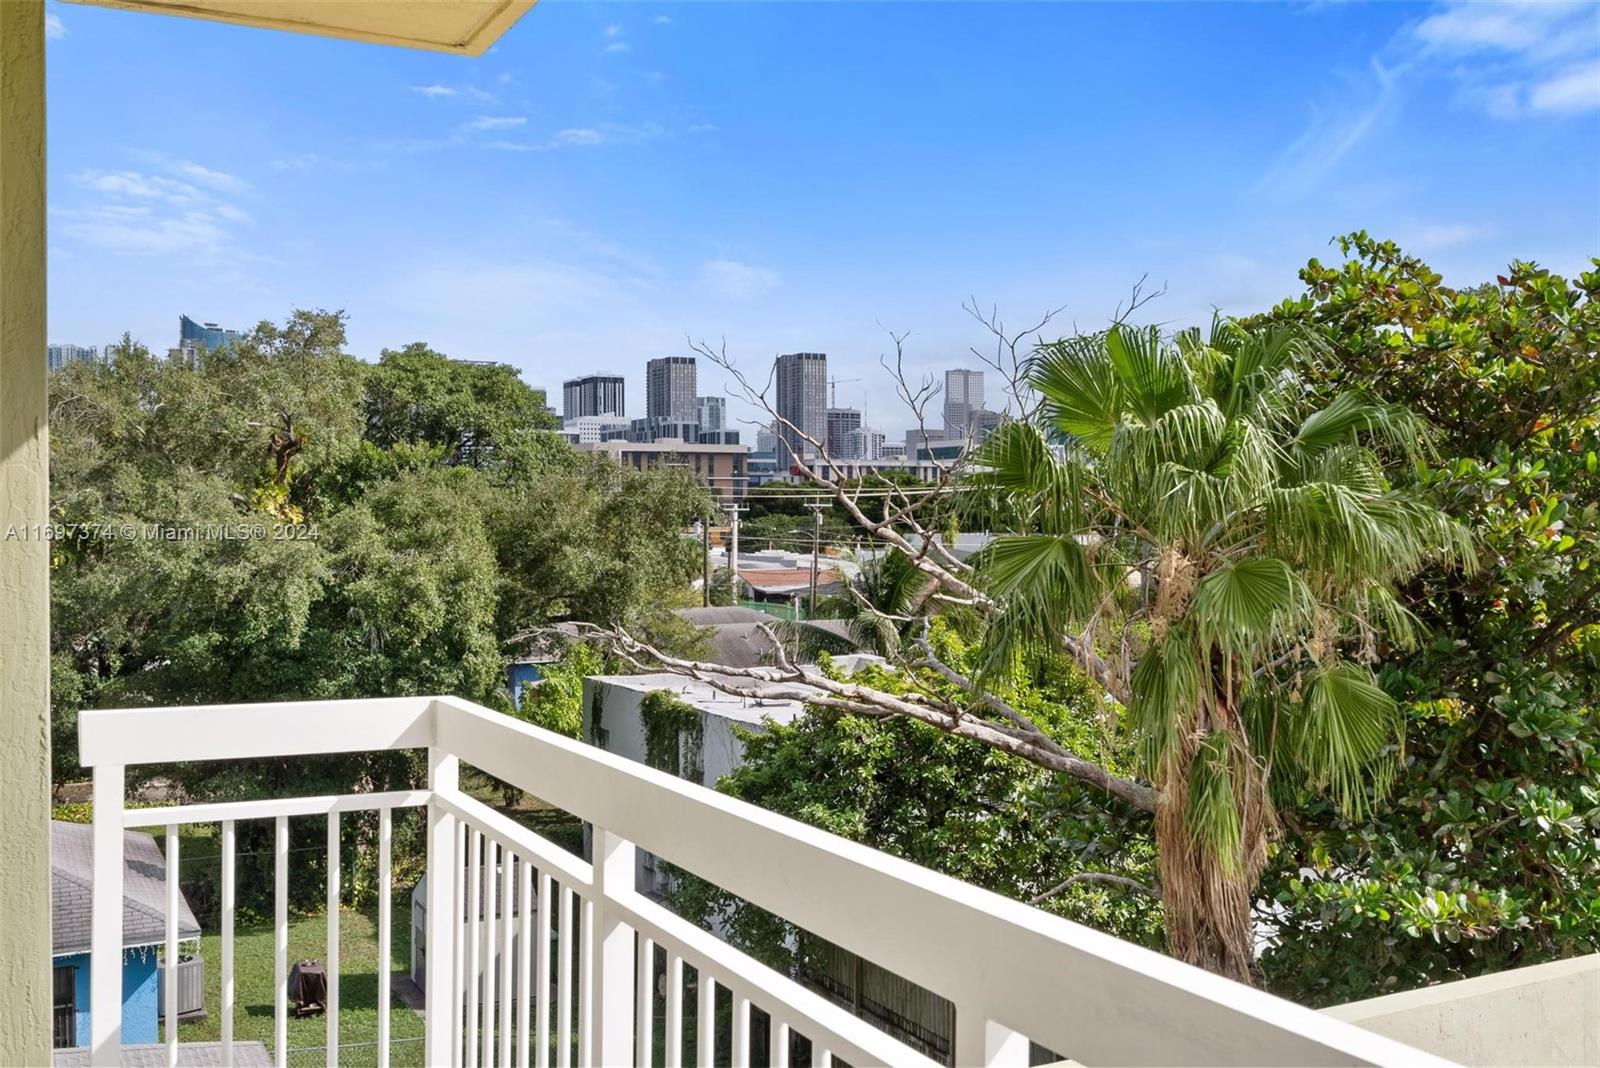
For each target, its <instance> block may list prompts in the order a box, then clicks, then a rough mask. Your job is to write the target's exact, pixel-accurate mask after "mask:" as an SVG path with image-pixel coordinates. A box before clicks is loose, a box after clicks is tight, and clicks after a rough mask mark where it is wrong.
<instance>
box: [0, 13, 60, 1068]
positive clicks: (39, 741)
mask: <svg viewBox="0 0 1600 1068" xmlns="http://www.w3.org/2000/svg"><path fill="white" fill-rule="evenodd" d="M44 219H45V216H44V0H0V813H4V815H5V831H4V834H3V835H0V990H3V993H0V1064H4V1065H36V1064H37V1065H42V1064H48V1063H49V1060H50V823H49V821H50V694H49V684H50V615H49V613H50V596H49V578H50V574H49V555H48V554H47V552H46V548H47V546H46V545H45V543H44V542H43V541H39V540H36V539H28V540H20V539H18V540H14V539H12V538H10V537H8V531H9V529H10V528H11V527H12V526H13V525H15V526H16V527H18V528H19V531H20V528H21V527H22V526H23V525H24V524H33V523H42V522H44V521H45V519H46V518H47V511H48V505H49V484H48V478H47V470H48V469H47V463H48V456H49V450H48V447H47V439H46V436H45V434H46V431H45V381H44V379H45V361H44V352H45V300H44V283H45V269H44V256H45V251H44V250H45V233H44Z"/></svg>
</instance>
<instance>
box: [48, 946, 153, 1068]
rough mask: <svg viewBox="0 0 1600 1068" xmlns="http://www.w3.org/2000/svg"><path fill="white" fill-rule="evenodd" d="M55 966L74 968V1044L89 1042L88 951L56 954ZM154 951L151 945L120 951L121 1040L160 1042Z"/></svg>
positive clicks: (85, 1044) (129, 1041) (82, 1044)
mask: <svg viewBox="0 0 1600 1068" xmlns="http://www.w3.org/2000/svg"><path fill="white" fill-rule="evenodd" d="M55 966H56V967H58V968H63V967H70V968H76V969H77V975H76V976H75V977H74V986H75V989H76V991H77V994H76V997H77V1004H78V1020H77V1040H76V1041H77V1044H78V1045H80V1046H87V1045H88V1044H89V969H90V968H91V967H92V965H91V964H90V961H89V954H87V953H75V954H73V955H72V956H70V957H57V958H56V959H55ZM156 982H157V979H156V951H155V947H153V946H146V947H144V948H140V949H128V950H124V951H123V960H122V1041H123V1042H124V1043H134V1042H158V1041H160V1038H161V1036H160V1034H159V1030H160V1027H159V1024H160V1020H159V1019H158V1018H157V1015H156V996H157V994H158V993H159V990H158V989H157V986H156Z"/></svg>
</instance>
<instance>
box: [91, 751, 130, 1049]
mask: <svg viewBox="0 0 1600 1068" xmlns="http://www.w3.org/2000/svg"><path fill="white" fill-rule="evenodd" d="M122 805H123V766H122V765H121V764H97V765H96V766H95V769H94V832H93V840H94V867H93V873H94V888H93V891H92V896H91V899H90V900H91V902H92V904H91V906H90V907H91V913H90V918H89V947H90V951H91V952H90V957H89V1044H90V1046H91V1047H92V1049H91V1053H90V1057H91V1063H92V1064H93V1065H94V1066H95V1068H122V865H123V856H122V841H123V831H122Z"/></svg>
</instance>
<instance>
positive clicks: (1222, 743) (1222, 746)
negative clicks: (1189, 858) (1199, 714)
mask: <svg viewBox="0 0 1600 1068" xmlns="http://www.w3.org/2000/svg"><path fill="white" fill-rule="evenodd" d="M1233 755H1234V754H1233V744H1232V740H1231V739H1230V738H1229V737H1228V736H1227V735H1226V734H1223V733H1221V732H1216V731H1214V732H1212V733H1210V734H1207V735H1206V737H1205V739H1204V740H1203V741H1202V742H1201V743H1200V746H1199V748H1198V749H1197V750H1196V751H1195V754H1194V762H1193V763H1192V764H1190V765H1189V807H1188V810H1187V811H1186V812H1185V813H1184V819H1185V823H1186V824H1187V826H1188V830H1189V839H1190V841H1191V842H1193V843H1194V845H1195V847H1196V848H1199V849H1206V850H1209V851H1210V852H1211V853H1212V854H1213V855H1215V856H1216V857H1217V859H1218V861H1219V862H1220V864H1221V866H1222V867H1223V868H1224V869H1225V870H1230V871H1231V870H1237V868H1238V867H1239V865H1240V862H1241V860H1242V858H1241V856H1240V849H1239V842H1240V837H1241V828H1240V823H1241V820H1240V818H1239V807H1240V806H1239V798H1238V797H1237V796H1236V794H1237V792H1236V791H1235V790H1234V782H1233V779H1234V760H1233Z"/></svg>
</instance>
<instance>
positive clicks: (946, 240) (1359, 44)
mask: <svg viewBox="0 0 1600 1068" xmlns="http://www.w3.org/2000/svg"><path fill="white" fill-rule="evenodd" d="M49 11H50V14H51V17H52V27H53V29H52V38H51V40H50V41H49V49H50V56H49V59H50V62H49V64H48V65H47V76H48V86H47V91H48V93H49V95H50V99H51V104H52V107H51V114H50V122H51V152H50V154H49V157H48V159H47V161H46V162H47V166H48V181H49V196H50V205H51V208H50V218H49V235H48V236H49V251H50V258H49V266H50V272H51V277H50V280H49V290H48V292H49V299H50V320H49V338H50V339H51V341H52V342H70V343H78V344H84V343H93V344H103V339H106V338H115V337H119V336H121V334H122V333H123V332H124V331H125V330H126V331H129V332H131V333H132V334H133V335H134V336H135V337H136V338H139V339H140V340H143V341H144V342H145V343H147V344H149V345H150V346H151V348H152V349H155V350H157V351H164V350H165V349H166V347H167V346H168V345H169V344H170V341H169V337H170V333H169V332H170V327H169V325H168V324H169V323H170V321H171V315H172V314H173V310H174V309H176V308H180V307H189V308H194V309H197V310H203V311H204V313H205V315H206V316H207V317H210V318H214V319H216V320H217V321H219V322H222V323H227V324H230V325H232V326H234V327H239V328H243V327H248V326H249V325H250V324H253V323H254V322H256V321H258V320H260V319H262V318H267V319H271V320H273V321H278V322H281V321H282V320H283V319H284V318H286V317H287V316H288V314H289V312H290V310H291V309H292V308H294V307H296V306H305V307H324V308H330V309H332V308H342V309H344V310H346V311H347V312H348V313H349V316H350V344H349V346H348V348H349V351H351V352H352V353H353V354H354V355H356V356H358V357H360V358H362V359H365V360H374V359H376V358H377V355H378V352H379V350H381V349H383V348H400V347H402V346H404V345H405V344H407V343H409V342H411V341H417V340H422V341H426V342H428V343H429V344H430V345H432V346H433V347H434V348H435V349H437V350H438V351H441V352H445V353H448V354H449V355H451V356H453V357H457V358H461V359H469V360H471V359H491V360H501V361H505V362H508V363H511V364H513V365H514V366H516V367H518V368H519V369H520V370H521V371H522V373H523V378H524V380H525V381H527V382H528V383H529V384H530V385H534V386H536V387H538V388H542V389H544V390H546V392H547V395H548V396H550V397H552V398H553V397H554V396H555V395H556V394H557V391H558V390H559V389H560V388H561V383H562V381H564V380H565V379H566V378H569V377H571V376H572V375H573V374H574V373H583V372H586V371H589V370H602V369H608V368H613V367H615V366H617V364H618V363H619V362H622V363H625V364H626V365H627V370H626V372H625V374H626V377H627V378H628V386H629V388H630V390H631V391H632V392H633V393H634V395H635V396H636V397H641V396H643V393H642V392H641V391H642V390H643V388H644V376H643V370H644V364H645V362H646V360H648V359H649V358H651V357H654V356H657V355H660V354H662V353H672V352H683V351H687V350H688V347H689V345H691V344H693V343H697V342H700V341H705V342H707V343H709V344H710V345H712V346H713V347H717V346H720V345H721V343H722V342H723V340H724V339H726V343H727V348H728V352H729V353H730V354H731V355H732V356H733V357H734V358H735V359H736V360H737V361H738V362H739V364H740V365H741V367H743V368H745V369H746V370H751V371H754V372H756V377H758V378H761V379H762V380H764V375H765V372H766V369H767V367H768V366H769V362H770V360H771V359H772V357H773V356H774V355H775V354H777V353H784V352H794V351H808V350H809V351H825V352H827V353H829V354H830V360H831V363H830V368H831V371H832V373H833V374H834V375H836V376H837V377H838V378H839V379H840V380H841V382H842V383H848V384H841V385H840V387H839V391H838V393H839V395H838V398H837V404H838V405H840V406H860V407H864V408H865V417H866V420H867V421H868V422H869V423H871V424H873V425H877V426H880V427H882V428H883V429H885V430H886V431H889V432H890V433H891V436H898V434H897V433H896V432H897V431H898V430H902V429H904V427H905V426H906V425H907V422H908V420H907V419H906V417H905V416H904V413H903V412H901V411H900V410H899V407H898V406H897V405H895V404H893V403H891V402H890V401H889V400H888V399H882V400H880V398H881V397H884V395H885V394H886V393H887V390H886V389H885V387H886V386H887V384H888V379H887V377H886V375H885V372H884V371H883V369H882V368H881V367H880V366H879V362H878V361H879V359H880V357H882V356H885V355H887V356H889V357H890V358H891V359H892V357H893V354H894V343H893V341H892V340H891V339H890V337H889V335H888V333H887V331H890V330H892V331H895V332H896V333H903V332H909V334H910V336H909V337H908V338H907V339H906V355H907V366H908V369H909V370H910V372H911V373H912V375H913V377H915V378H918V379H920V377H921V376H922V375H932V376H934V377H935V378H936V380H938V379H939V376H940V375H941V374H942V372H943V370H945V369H947V368H952V367H972V366H976V365H975V364H974V362H973V357H972V355H971V354H970V353H969V351H968V349H969V347H973V346H976V347H978V348H979V349H980V351H984V352H988V351H990V347H991V343H992V338H991V337H990V336H989V335H988V333H987V332H986V331H985V330H984V328H983V327H982V326H980V325H979V324H978V323H976V322H975V321H974V320H973V319H972V317H971V316H970V315H969V314H968V313H967V312H965V311H963V310H962V304H963V302H966V301H969V300H975V301H976V303H977V305H978V307H979V308H980V309H981V310H982V312H983V313H984V314H987V313H988V312H989V310H990V308H991V307H997V308H998V311H999V313H1000V315H1001V317H1002V319H1003V320H1004V321H1005V322H1006V323H1007V325H1008V326H1010V327H1011V328H1013V329H1016V328H1020V327H1021V326H1023V325H1026V324H1028V323H1029V322H1031V321H1035V320H1037V319H1038V318H1039V317H1040V316H1041V315H1042V314H1043V313H1044V312H1045V311H1046V310H1049V309H1053V308H1058V307H1062V306H1063V305H1065V310H1064V311H1062V312H1061V314H1060V315H1059V316H1058V317H1057V318H1056V320H1055V321H1054V323H1052V324H1051V330H1052V331H1059V332H1060V333H1067V332H1070V331H1071V330H1072V329H1073V328H1074V327H1075V326H1076V327H1080V328H1086V329H1087V328H1093V327H1095V326H1099V325H1103V324H1104V323H1105V321H1106V320H1107V319H1108V317H1109V316H1110V315H1111V314H1112V312H1113V310H1114V309H1115V308H1116V306H1117V303H1118V302H1119V301H1121V300H1125V299H1126V297H1127V293H1128V289H1129V287H1130V286H1132V285H1133V283H1134V282H1135V281H1137V280H1138V279H1139V278H1140V277H1141V276H1142V275H1144V274H1145V272H1152V273H1151V277H1150V278H1149V280H1148V285H1149V287H1150V288H1151V289H1160V288H1161V287H1162V286H1163V285H1165V286H1166V294H1165V295H1164V296H1163V297H1161V298H1160V300H1158V301H1156V302H1155V303H1154V304H1152V305H1150V306H1148V307H1147V309H1146V316H1147V318H1148V319H1149V320H1150V321H1158V322H1162V323H1166V324H1169V325H1171V326H1173V327H1178V326H1184V325H1200V326H1204V325H1205V324H1206V323H1207V322H1208V321H1209V319H1210V316H1211V310H1212V308H1213V307H1219V308H1221V309H1222V310H1224V311H1229V312H1239V313H1250V312H1256V311H1260V310H1263V309H1264V308H1266V307H1269V306H1270V305H1272V304H1273V303H1276V302H1277V301H1278V300H1281V299H1283V298H1285V297H1290V296H1294V295H1297V294H1298V293H1299V292H1300V291H1301V288H1302V287H1301V284H1300V282H1299V280H1298V279H1297V278H1296V271H1297V270H1298V269H1299V268H1300V267H1302V266H1303V265H1304V264H1305V262H1306V261H1307V260H1308V259H1310V258H1312V257H1322V258H1324V259H1327V258H1329V256H1330V251H1329V249H1328V241H1329V239H1330V238H1331V237H1333V236H1334V235H1336V234H1339V233H1344V232H1348V231H1350V230H1354V229H1367V230H1370V231H1372V232H1373V233H1375V234H1377V235H1379V236H1382V237H1393V238H1395V239H1396V240H1398V241H1400V242H1401V243H1402V244H1403V245H1404V246H1405V247H1406V248H1407V249H1408V250H1409V251H1413V252H1416V253H1418V254H1420V255H1423V256H1425V257H1427V258H1428V259H1429V260H1430V262H1431V263H1432V264H1433V265H1434V266H1435V267H1437V268H1438V269H1439V270H1440V271H1441V272H1442V273H1443V274H1444V276H1445V279H1446V281H1447V282H1449V283H1452V284H1456V285H1472V284H1477V283H1480V282H1484V281H1489V280H1492V279H1493V278H1494V276H1495V275H1496V274H1499V273H1504V269H1505V266H1506V263H1507V261H1508V260H1510V259H1511V258H1513V257H1522V258H1533V259H1537V260H1539V261H1540V262H1541V263H1543V264H1544V265H1546V266H1548V267H1550V268H1551V269H1553V270H1557V271H1560V272H1563V273H1566V274H1569V275H1570V274H1572V273H1574V272H1576V271H1577V270H1579V269H1581V268H1583V267H1584V266H1585V265H1586V257H1587V255H1588V254H1590V253H1592V251H1593V249H1594V247H1595V246H1596V244H1597V242H1600V233H1597V232H1596V231H1597V227H1596V226H1595V225H1593V220H1592V219H1590V220H1586V225H1580V226H1571V225H1561V224H1560V223H1559V222H1558V220H1557V219H1556V218H1554V217H1553V216H1552V215H1551V213H1540V212H1530V211H1528V210H1526V205H1528V204H1537V203H1567V202H1570V201H1571V199H1572V197H1573V196H1574V195H1575V194H1576V193H1578V192H1580V191H1581V190H1584V189H1589V188H1593V187H1594V186H1595V184H1596V182H1597V181H1600V44H1597V43H1596V41H1595V35H1594V34H1593V33H1592V31H1590V28H1591V27H1592V26H1593V24H1594V20H1595V17H1596V14H1595V7H1594V6H1593V5H1592V4H1581V5H1580V4H1540V5H1522V6H1511V7H1499V6H1494V5H1489V4H1482V5H1473V6H1462V5H1459V4H1452V3H1438V4H1431V3H1395V4H1332V3H1304V4H1278V5H1238V6H1228V5H1207V4H1179V5H1172V6H1166V7H1162V8H1161V9H1160V17H1152V16H1153V12H1154V9H1153V8H1151V7H1149V6H1147V5H1140V6H1132V7H1129V6H1121V5H1086V4H1074V5H977V4H929V5H918V4H899V5H834V6H829V5H781V4H764V5H691V4H672V3H662V4H652V5H648V6H646V5H631V4H608V5H605V6H601V5H598V4H592V3H582V2H577V3H570V4H561V5H542V6H540V7H539V8H537V9H536V10H535V11H533V12H532V13H531V14H530V16H529V17H528V18H527V19H525V20H523V22H522V23H521V24H519V25H518V26H517V27H515V28H514V29H513V30H512V31H511V32H510V33H508V34H507V35H506V36H505V37H504V39H502V41H501V42H499V43H498V44H497V45H496V46H495V49H494V50H493V51H492V52H491V53H490V54H489V55H487V56H485V57H484V58H483V60H482V61H481V62H479V63H476V64H469V63H466V62H464V61H462V60H460V59H459V58H458V57H450V56H440V55H429V54H425V53H411V52H404V51H400V50H382V49H373V48H371V47H369V46H363V45H359V44H354V43H348V42H338V41H327V40H318V39H313V38H306V37H298V36H291V35H277V34H265V33H260V32H257V31H252V30H249V29H245V28H240V27H231V26H223V25H217V24H212V23H205V22H200V21H195V20H186V19H164V20H151V19H141V18H139V17H138V16H133V15H129V14H127V13H125V12H119V11H114V10H103V9H98V8H82V7H77V6H73V5H67V4H51V5H50V8H49ZM1586 31H1590V32H1586ZM1135 39H1137V40H1138V41H1139V42H1140V45H1141V54H1142V55H1145V56H1147V57H1149V60H1150V63H1149V70H1150V74H1149V76H1147V77H1144V78H1141V79H1138V80H1137V82H1136V83H1134V82H1130V81H1129V80H1128V79H1127V78H1126V77H1125V70H1124V69H1123V68H1124V64H1125V61H1126V54H1127V43H1128V42H1129V41H1130V40H1135ZM885 40H896V41H898V42H900V43H901V44H902V45H903V47H899V48H895V49H892V50H888V51H886V50H885V49H884V48H883V47H882V42H883V41H885ZM1019 41H1022V42H1028V46H1027V49H1025V51H1024V54H1022V55H1019V54H1018V53H1017V52H1016V45H1017V42H1019ZM1063 41H1070V42H1072V50H1073V54H1074V56H1075V57H1077V58H1076V59H1075V60H1074V62H1073V63H1067V64H1062V63H1051V62H1044V61H1043V60H1044V58H1045V57H1046V56H1049V55H1053V54H1054V53H1055V50H1056V49H1057V43H1058V42H1063ZM1241 51H1243V52H1246V53H1249V54H1252V55H1254V56H1256V57H1257V59H1256V60H1255V61H1254V62H1253V63H1252V64H1251V69H1250V70H1249V72H1248V75H1247V76H1241V74H1240V71H1239V68H1238V65H1237V62H1236V60H1235V59H1233V58H1232V57H1235V56H1237V55H1238V54H1239V53H1240V52H1241ZM1035 53H1036V54H1035ZM153 54H179V55H182V56H184V62H183V63H182V64H165V65H163V64H156V65H152V64H150V63H149V62H148V59H147V57H148V56H150V55H153ZM813 55H814V56H819V57H826V63H827V67H828V72H829V75H828V77H827V78H826V79H820V80H819V79H818V78H816V77H815V76H814V69H813V68H814V66H815V65H814V64H808V63H804V62H800V63H796V62H793V59H794V57H797V56H798V57H809V56H813ZM1029 55H1033V57H1034V58H1033V60H1029V59H1028V57H1029ZM930 70H936V71H938V72H939V75H938V77H937V78H936V79H933V80H930V79H929V78H928V76H927V72H928V71H930ZM996 70H1000V71H1003V72H1004V74H1003V75H1002V76H994V75H993V73H992V72H994V71H996ZM197 83H200V84H205V85H207V86H208V87H209V91H208V92H207V93H206V94H205V97H204V99H203V100H199V101H196V105H195V107H194V109H193V111H192V113H190V114H187V115H186V117H185V122H184V123H182V124H174V123H172V122H171V121H170V117H169V114H168V111H167V110H166V109H165V108H164V107H163V102H165V101H168V100H170V99H172V98H173V96H174V94H182V95H184V96H186V97H189V96H193V93H192V88H193V86H194V85H195V84H197ZM908 86H918V87H919V88H918V89H917V90H916V91H908V90H907V87H908ZM1086 86H1087V87H1096V88H1093V91H1086V89H1085V87H1086ZM111 87H114V90H113V89H112V88H111ZM1111 87H1115V88H1114V91H1113V89H1112V88H1111ZM333 98H337V99H338V100H339V101H340V106H339V107H338V108H336V109H330V108H328V107H327V106H326V103H327V101H328V100H329V99H333ZM797 155H798V156H800V157H804V158H806V159H809V160H815V161H817V162H818V164H819V165H820V169H819V168H813V167H796V166H794V160H795V159H796V158H797ZM1530 159H1532V160H1538V161H1539V166H1538V167H1528V166H1526V164H1525V161H1527V160H1530ZM845 160H848V161H851V166H849V168H848V170H849V178H848V180H844V179H842V178H831V177H824V178H822V179H820V180H819V178H818V174H819V173H821V174H827V173H828V171H829V166H830V165H831V164H837V163H839V162H841V161H845ZM1024 161H1025V165H1023V163H1024ZM1106 161H1114V163H1113V164H1112V165H1109V166H1108V165H1105V163H1106ZM1175 161H1181V164H1180V163H1178V162H1175ZM1175 168H1177V170H1176V171H1175ZM835 169H836V168H835ZM1178 171H1181V179H1182V180H1181V181H1175V180H1174V178H1175V174H1176V173H1177V172H1178ZM701 375H702V379H703V381H702V382H701V383H700V390H699V392H700V394H702V395H707V394H715V393H729V395H730V396H731V397H732V398H733V399H732V401H731V402H730V405H729V410H728V422H729V425H730V426H732V427H743V426H747V425H748V423H747V421H749V420H751V419H756V418H757V413H756V412H755V411H754V410H753V409H752V407H751V406H749V405H748V404H745V403H743V402H742V400H740V399H739V397H738V394H737V391H736V390H735V391H729V390H728V384H729V383H728V380H727V376H726V375H725V374H723V373H722V372H721V371H720V370H719V369H714V368H712V367H710V366H703V367H702V368H701ZM857 379H859V380H860V381H852V380H857ZM829 400H830V402H832V400H833V399H832V398H831V397H830V398H829ZM937 407H938V406H937V404H936V405H935V408H936V410H937Z"/></svg>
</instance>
